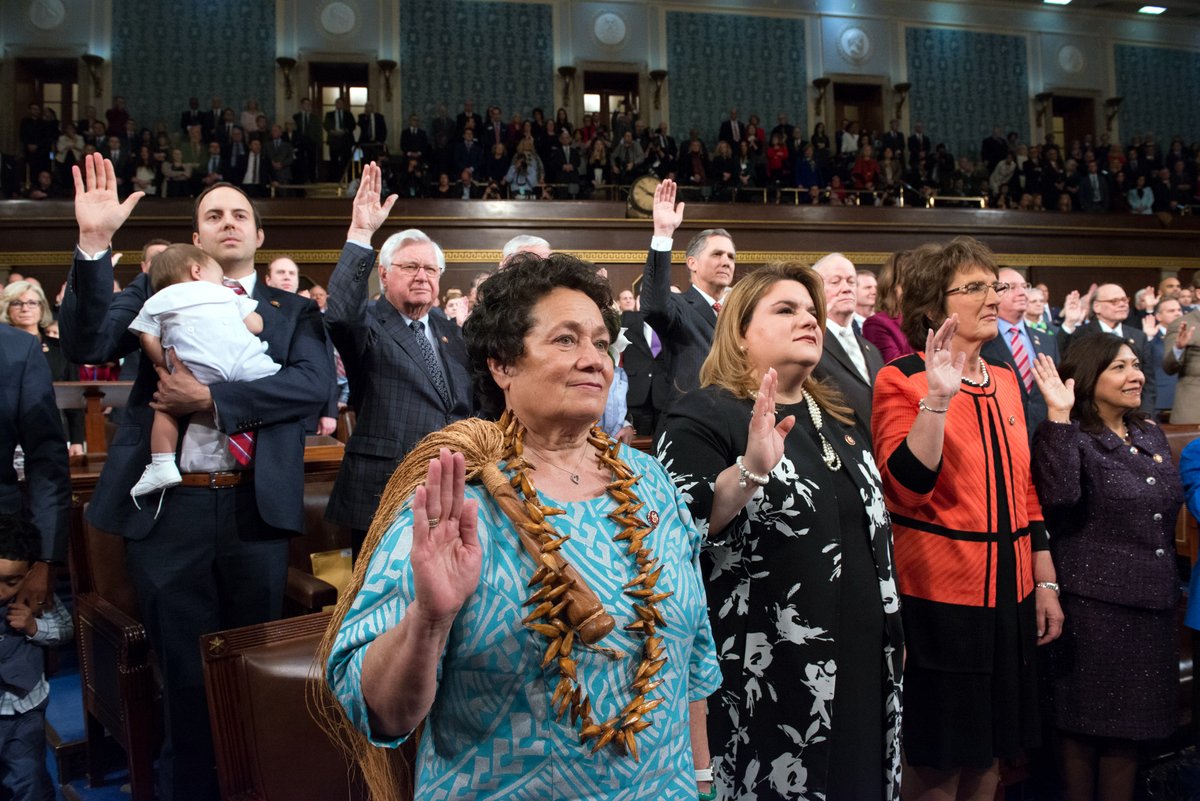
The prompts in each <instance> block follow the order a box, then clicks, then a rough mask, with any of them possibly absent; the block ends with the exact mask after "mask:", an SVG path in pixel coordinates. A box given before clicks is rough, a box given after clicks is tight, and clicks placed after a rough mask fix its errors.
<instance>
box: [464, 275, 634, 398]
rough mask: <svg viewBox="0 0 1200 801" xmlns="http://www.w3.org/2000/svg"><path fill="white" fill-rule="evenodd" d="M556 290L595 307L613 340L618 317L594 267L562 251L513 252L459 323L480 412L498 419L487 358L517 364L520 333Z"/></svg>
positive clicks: (495, 390) (522, 350)
mask: <svg viewBox="0 0 1200 801" xmlns="http://www.w3.org/2000/svg"><path fill="white" fill-rule="evenodd" d="M556 289H574V290H577V291H579V292H582V293H583V294H585V295H587V296H588V298H590V299H591V300H592V301H593V302H594V303H595V304H596V306H597V308H599V309H600V316H601V317H602V318H603V319H604V325H605V327H606V328H607V329H608V334H609V337H611V338H612V340H613V341H616V338H617V334H618V333H619V332H620V330H621V317H620V315H619V314H618V313H617V311H616V309H614V308H613V296H612V288H611V287H609V285H608V282H607V281H605V280H604V279H603V278H600V277H599V276H597V275H596V265H594V264H591V263H590V262H586V261H583V260H582V259H578V258H575V257H574V256H568V255H566V254H564V253H553V254H551V255H550V256H549V257H548V258H545V259H543V258H540V257H538V256H536V255H534V254H532V253H518V254H516V255H514V256H513V257H512V258H511V259H510V260H509V261H508V263H507V264H506V265H505V268H504V269H503V270H501V271H500V272H498V273H496V274H495V275H493V276H492V277H491V278H489V279H488V280H486V281H484V282H483V284H482V285H481V286H480V287H479V293H478V300H477V301H476V303H475V308H474V309H472V310H471V316H470V317H468V318H467V322H466V324H465V325H463V336H464V338H465V339H466V340H467V354H468V356H469V358H470V361H471V372H472V375H473V377H474V380H475V391H476V399H477V400H478V401H479V403H480V412H481V413H482V414H483V415H484V416H491V417H499V416H500V414H501V413H502V412H503V411H504V393H503V392H502V391H501V389H500V387H498V386H497V385H496V382H495V381H494V380H492V373H491V370H490V369H489V368H488V359H495V360H496V361H497V362H499V363H500V364H501V365H505V366H507V365H512V364H516V362H517V360H518V359H520V358H521V356H523V355H524V354H525V335H526V334H528V333H529V329H531V328H532V327H533V322H534V320H533V307H534V306H536V305H537V303H538V301H540V300H541V299H542V298H543V297H545V296H546V295H549V294H550V293H551V292H553V291H554V290H556Z"/></svg>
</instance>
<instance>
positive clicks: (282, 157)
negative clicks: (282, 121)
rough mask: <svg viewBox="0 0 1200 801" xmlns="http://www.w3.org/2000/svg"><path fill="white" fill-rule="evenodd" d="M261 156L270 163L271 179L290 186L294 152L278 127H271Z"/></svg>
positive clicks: (294, 159)
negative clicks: (269, 135)
mask: <svg viewBox="0 0 1200 801" xmlns="http://www.w3.org/2000/svg"><path fill="white" fill-rule="evenodd" d="M263 154H264V155H265V156H266V157H267V159H268V160H269V161H270V162H271V177H272V178H273V179H274V180H276V181H278V182H279V183H281V184H290V183H291V182H292V165H293V164H295V162H296V150H295V148H294V147H292V145H291V143H290V142H288V140H287V139H286V138H284V135H283V129H282V128H280V127H279V126H278V125H272V126H271V138H270V139H268V140H267V141H266V142H265V143H264V145H263Z"/></svg>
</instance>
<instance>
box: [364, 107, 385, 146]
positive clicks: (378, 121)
mask: <svg viewBox="0 0 1200 801" xmlns="http://www.w3.org/2000/svg"><path fill="white" fill-rule="evenodd" d="M371 117H374V118H375V138H374V139H371V138H370V133H371ZM358 141H359V144H364V143H380V142H386V141H387V120H385V119H384V117H383V115H382V114H380V113H379V112H375V113H374V114H359V115H358Z"/></svg>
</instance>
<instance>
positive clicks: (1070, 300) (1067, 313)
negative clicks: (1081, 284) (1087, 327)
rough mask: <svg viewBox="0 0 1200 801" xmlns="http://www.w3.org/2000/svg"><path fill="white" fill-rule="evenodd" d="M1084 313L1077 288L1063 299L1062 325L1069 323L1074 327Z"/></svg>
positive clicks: (1080, 321) (1081, 320)
mask: <svg viewBox="0 0 1200 801" xmlns="http://www.w3.org/2000/svg"><path fill="white" fill-rule="evenodd" d="M1084 314H1085V309H1084V303H1083V298H1081V297H1080V296H1079V290H1074V291H1072V292H1071V294H1069V295H1067V297H1066V300H1064V301H1063V306H1062V315H1063V325H1069V326H1071V328H1074V327H1075V326H1077V325H1079V324H1080V323H1082V322H1083V317H1084Z"/></svg>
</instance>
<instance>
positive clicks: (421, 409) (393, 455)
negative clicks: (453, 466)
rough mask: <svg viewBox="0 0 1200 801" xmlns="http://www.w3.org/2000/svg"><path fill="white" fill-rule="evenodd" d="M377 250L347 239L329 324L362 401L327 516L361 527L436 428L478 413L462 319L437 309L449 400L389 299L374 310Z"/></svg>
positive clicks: (433, 322) (332, 283)
mask: <svg viewBox="0 0 1200 801" xmlns="http://www.w3.org/2000/svg"><path fill="white" fill-rule="evenodd" d="M374 264H375V254H374V252H373V251H370V250H367V249H366V248H363V247H360V246H358V245H352V244H348V245H346V247H345V248H344V249H343V250H342V257H341V258H340V259H339V260H338V263H337V266H336V267H334V269H333V275H332V276H331V277H330V279H329V304H328V306H327V307H326V309H325V322H326V325H328V327H329V333H330V335H331V336H332V337H333V344H334V346H335V347H336V348H337V349H338V353H340V354H341V355H342V362H343V363H344V364H345V365H346V374H347V376H348V377H349V379H350V393H351V396H352V397H353V398H354V402H355V404H356V405H357V407H358V408H357V412H358V417H357V421H356V423H355V427H354V434H353V435H351V437H350V441H349V442H348V443H346V455H345V457H344V458H343V459H342V466H341V470H340V471H339V472H338V477H337V482H336V483H335V484H334V487H333V492H332V493H331V494H330V496H329V506H328V507H327V508H326V510H325V517H326V518H327V519H328V520H330V521H332V522H335V523H341V524H343V525H347V526H350V527H351V528H356V529H366V528H369V527H370V525H371V519H372V518H373V517H374V516H375V509H376V507H377V506H378V505H379V495H380V493H381V492H382V491H383V488H384V487H385V486H386V485H387V481H388V479H389V478H390V477H391V475H392V473H393V472H394V471H395V469H396V465H397V464H399V462H400V460H401V459H403V458H404V457H405V455H406V454H407V453H408V452H409V451H410V450H412V447H413V445H415V444H416V443H417V441H418V440H420V439H421V438H422V437H424V436H425V435H426V434H428V433H430V432H431V431H437V430H438V429H440V428H444V427H445V426H447V425H449V424H450V423H452V422H454V421H455V420H461V419H463V418H464V417H469V416H470V415H471V412H472V409H473V404H472V401H471V399H472V388H471V375H470V372H469V369H468V367H467V347H466V344H465V342H464V341H463V338H462V333H461V332H460V331H459V328H458V326H457V325H456V324H455V323H452V322H450V321H449V320H447V319H446V318H445V317H444V316H442V315H440V314H433V313H430V315H429V326H430V328H431V329H432V331H433V334H434V339H435V340H437V342H438V343H439V344H438V356H439V358H440V360H441V362H442V372H443V374H444V375H445V377H446V383H447V385H448V387H449V390H450V403H449V404H447V403H446V402H445V401H444V400H443V399H442V397H441V395H440V394H439V393H438V391H437V390H436V389H435V388H434V385H433V380H432V377H431V376H430V373H429V370H428V368H427V367H426V365H425V359H424V357H422V355H421V351H420V348H419V346H418V343H417V341H416V337H415V335H414V334H413V332H412V331H411V330H409V328H408V325H407V324H406V323H405V321H404V318H403V317H401V315H400V312H398V311H397V310H396V309H395V307H393V306H392V305H391V304H390V303H388V301H387V299H386V298H380V299H379V300H378V301H377V302H376V304H375V310H374V313H373V314H371V315H368V312H367V282H368V280H369V279H370V277H371V268H372V267H373V266H374Z"/></svg>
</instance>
